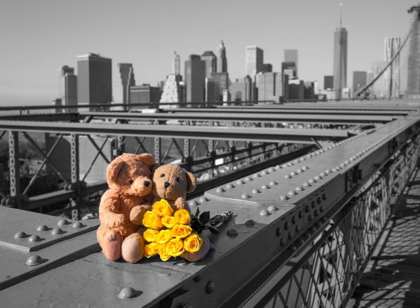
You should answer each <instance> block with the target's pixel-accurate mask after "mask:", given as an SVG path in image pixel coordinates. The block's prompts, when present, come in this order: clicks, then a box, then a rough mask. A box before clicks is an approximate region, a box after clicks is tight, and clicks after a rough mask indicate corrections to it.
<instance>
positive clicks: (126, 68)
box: [118, 63, 136, 104]
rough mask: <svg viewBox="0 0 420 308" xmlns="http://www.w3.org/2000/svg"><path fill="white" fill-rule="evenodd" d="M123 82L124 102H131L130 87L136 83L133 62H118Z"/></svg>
mask: <svg viewBox="0 0 420 308" xmlns="http://www.w3.org/2000/svg"><path fill="white" fill-rule="evenodd" d="M118 68H119V69H120V77H121V83H122V103H123V104H129V103H130V87H132V86H134V85H135V84H136V80H135V79H134V68H133V65H132V64H131V63H118Z"/></svg>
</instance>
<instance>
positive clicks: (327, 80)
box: [324, 76, 334, 90]
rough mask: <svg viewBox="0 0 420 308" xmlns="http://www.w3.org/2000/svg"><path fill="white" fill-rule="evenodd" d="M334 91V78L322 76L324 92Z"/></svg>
mask: <svg viewBox="0 0 420 308" xmlns="http://www.w3.org/2000/svg"><path fill="white" fill-rule="evenodd" d="M332 89H334V76H324V90H332Z"/></svg>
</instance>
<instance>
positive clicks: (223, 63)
mask: <svg viewBox="0 0 420 308" xmlns="http://www.w3.org/2000/svg"><path fill="white" fill-rule="evenodd" d="M216 62H217V72H218V73H227V71H228V66H227V57H226V48H225V44H224V43H223V40H222V41H221V42H220V45H219V48H218V49H217V60H216Z"/></svg>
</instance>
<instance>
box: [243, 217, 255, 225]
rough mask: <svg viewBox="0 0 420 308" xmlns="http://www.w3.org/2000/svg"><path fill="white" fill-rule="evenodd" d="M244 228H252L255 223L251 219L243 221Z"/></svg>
mask: <svg viewBox="0 0 420 308" xmlns="http://www.w3.org/2000/svg"><path fill="white" fill-rule="evenodd" d="M245 226H247V227H253V226H255V221H253V220H252V219H247V220H246V221H245Z"/></svg>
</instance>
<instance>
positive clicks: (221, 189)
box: [216, 187, 225, 193]
mask: <svg viewBox="0 0 420 308" xmlns="http://www.w3.org/2000/svg"><path fill="white" fill-rule="evenodd" d="M224 191H225V190H224V189H223V188H222V187H218V188H217V189H216V192H217V193H222V192H224Z"/></svg>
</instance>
